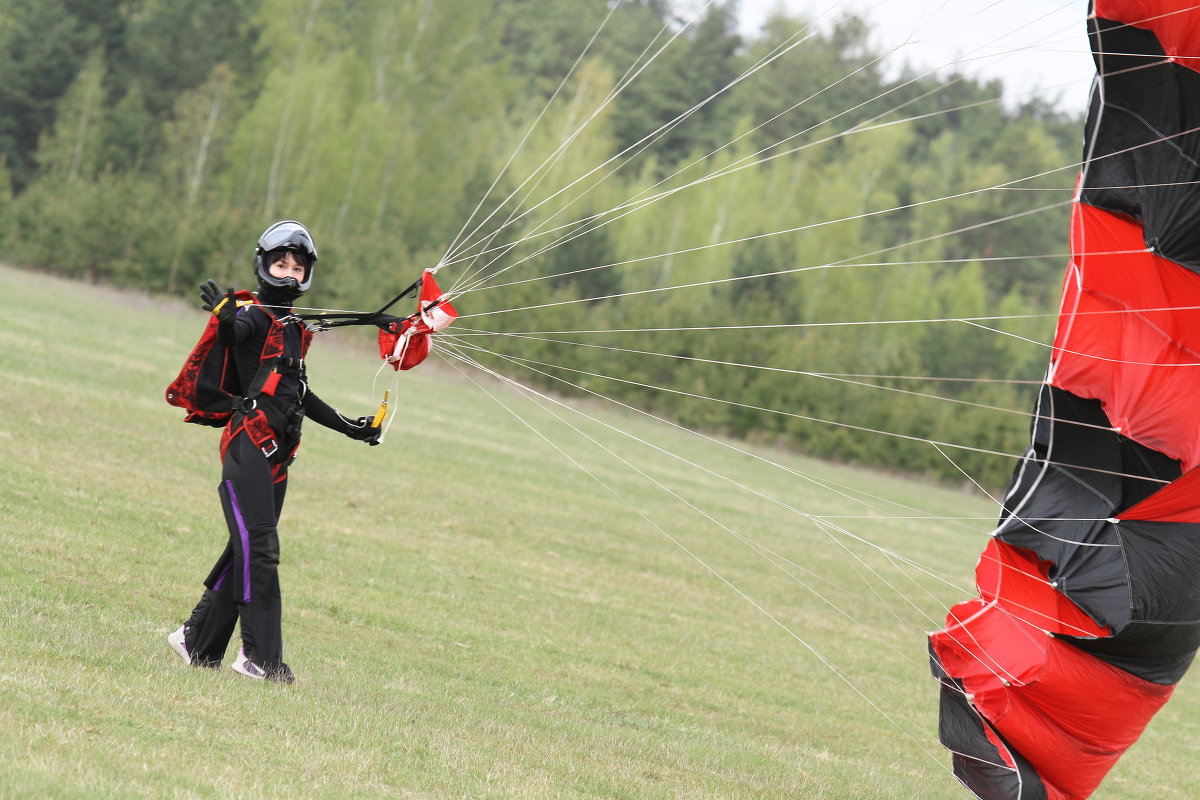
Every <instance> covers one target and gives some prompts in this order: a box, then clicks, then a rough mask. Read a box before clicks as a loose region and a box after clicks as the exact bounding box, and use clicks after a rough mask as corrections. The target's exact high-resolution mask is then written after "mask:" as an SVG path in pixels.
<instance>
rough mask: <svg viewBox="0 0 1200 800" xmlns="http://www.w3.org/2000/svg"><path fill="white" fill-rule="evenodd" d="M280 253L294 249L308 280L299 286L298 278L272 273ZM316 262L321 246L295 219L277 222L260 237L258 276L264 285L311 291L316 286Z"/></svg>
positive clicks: (255, 266)
mask: <svg viewBox="0 0 1200 800" xmlns="http://www.w3.org/2000/svg"><path fill="white" fill-rule="evenodd" d="M276 250H279V251H287V250H291V251H292V252H293V253H296V255H297V256H299V257H300V260H301V261H303V262H304V267H305V269H304V280H302V281H300V282H299V283H297V282H296V279H295V278H276V277H275V276H274V275H272V274H271V271H270V269H269V267H270V266H271V263H272V262H273V261H274V260H275V258H272V257H271V255H272V254H273V251H276ZM278 255H281V253H280V254H278ZM278 255H277V256H276V257H278ZM316 261H317V246H316V245H315V244H313V239H312V234H311V233H309V232H308V228H306V227H304V226H303V225H301V224H300V223H299V222H296V221H295V220H291V219H285V220H281V221H280V222H276V223H275V224H274V225H272V226H271V227H269V228H267V229H266V230H265V231H263V233H262V236H259V237H258V246H257V247H256V248H255V249H254V274H255V275H256V276H257V277H258V282H259V283H260V284H262V285H264V286H273V287H275V288H277V289H285V288H287V289H293V290H295V291H296V293H297V294H299V293H300V292H306V291H308V287H309V286H311V285H312V278H313V265H314V264H315V263H316Z"/></svg>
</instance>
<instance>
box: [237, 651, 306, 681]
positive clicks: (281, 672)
mask: <svg viewBox="0 0 1200 800" xmlns="http://www.w3.org/2000/svg"><path fill="white" fill-rule="evenodd" d="M231 669H233V671H234V672H236V673H237V674H239V675H245V676H246V677H247V678H254V679H256V680H260V681H261V680H268V681H274V682H275V683H292V682H293V681H295V680H296V676H295V675H293V674H292V670H291V667H289V666H288V665H287V664H280V665H279V666H278V667H275V668H274V669H263V668H262V667H260V666H259V665H258V664H255V663H254V662H253V661H251V660H250V659H249V658H247V657H246V649H245V648H244V647H243V648H242V649H240V650H238V657H237V658H236V659H234V662H233V665H232V667H231Z"/></svg>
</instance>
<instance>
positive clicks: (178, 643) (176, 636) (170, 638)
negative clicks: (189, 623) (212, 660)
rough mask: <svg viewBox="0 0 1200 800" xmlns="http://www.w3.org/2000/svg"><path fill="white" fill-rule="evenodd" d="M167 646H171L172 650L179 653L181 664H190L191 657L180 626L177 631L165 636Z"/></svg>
mask: <svg viewBox="0 0 1200 800" xmlns="http://www.w3.org/2000/svg"><path fill="white" fill-rule="evenodd" d="M167 644H169V645H171V649H172V650H174V651H175V652H176V653H179V657H180V658H182V659H183V663H185V664H191V663H192V657H191V655H190V654H189V653H188V649H187V640H186V639H185V638H184V634H183V626H182V625H180V626H179V630H177V631H175V632H174V633H168V634H167Z"/></svg>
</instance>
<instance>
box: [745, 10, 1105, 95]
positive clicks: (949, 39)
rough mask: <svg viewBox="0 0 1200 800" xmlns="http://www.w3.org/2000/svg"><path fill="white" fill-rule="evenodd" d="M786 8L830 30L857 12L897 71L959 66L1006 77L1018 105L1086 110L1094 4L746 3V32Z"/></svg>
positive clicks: (977, 73) (978, 73)
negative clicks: (1039, 102)
mask: <svg viewBox="0 0 1200 800" xmlns="http://www.w3.org/2000/svg"><path fill="white" fill-rule="evenodd" d="M779 5H782V6H783V7H784V8H785V9H787V10H789V11H793V12H798V13H801V14H803V15H805V16H807V17H809V18H814V19H816V20H817V21H818V22H819V23H824V24H829V23H831V22H832V21H833V20H836V19H837V18H838V17H840V16H842V14H844V13H846V12H855V13H858V14H859V15H860V16H862V17H864V18H865V19H866V20H867V21H868V22H869V23H870V25H871V29H872V36H873V39H872V42H873V44H875V45H876V46H877V47H879V48H880V49H881V50H885V51H886V50H892V48H895V50H894V51H893V52H892V53H891V54H890V55H889V56H888V61H889V62H891V63H892V65H893V66H895V67H897V68H898V67H899V66H900V65H902V64H906V63H907V64H908V65H910V66H912V67H914V68H920V69H921V71H924V70H925V69H928V68H936V67H945V66H948V65H952V64H954V63H955V62H956V61H957V62H959V63H960V64H961V66H962V69H963V70H964V71H965V72H966V73H967V74H970V75H975V76H978V77H980V78H984V79H987V78H992V77H998V78H1001V79H1003V80H1004V85H1005V89H1006V92H1007V96H1008V97H1009V99H1010V101H1012V102H1020V100H1021V99H1022V97H1025V96H1027V95H1025V94H1023V93H1027V92H1037V93H1038V94H1039V95H1040V96H1041V97H1042V98H1043V99H1045V100H1047V101H1050V102H1052V103H1055V104H1056V105H1059V106H1060V107H1062V108H1063V110H1065V111H1082V110H1083V109H1085V108H1086V107H1087V99H1088V87H1089V85H1090V84H1091V80H1092V75H1093V73H1094V71H1095V67H1094V66H1093V64H1092V60H1091V57H1090V56H1089V55H1088V44H1087V28H1086V23H1085V19H1086V17H1087V7H1088V3H1087V0H741V19H742V25H741V27H742V31H743V32H744V33H748V34H752V33H753V32H754V31H756V30H757V29H758V27H759V26H760V25H761V24H762V22H763V20H764V19H765V18H766V17H767V15H768V13H769V12H770V11H771V10H772V9H773V8H775V7H776V6H779Z"/></svg>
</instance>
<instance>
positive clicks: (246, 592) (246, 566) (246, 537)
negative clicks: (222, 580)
mask: <svg viewBox="0 0 1200 800" xmlns="http://www.w3.org/2000/svg"><path fill="white" fill-rule="evenodd" d="M225 491H227V492H229V505H230V507H231V508H233V518H234V519H236V520H237V526H238V535H239V536H240V537H241V540H242V595H243V597H242V602H243V603H249V602H250V531H248V530H246V520H244V519H242V507H241V506H239V505H238V501H237V493H236V492H234V491H233V481H225Z"/></svg>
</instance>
